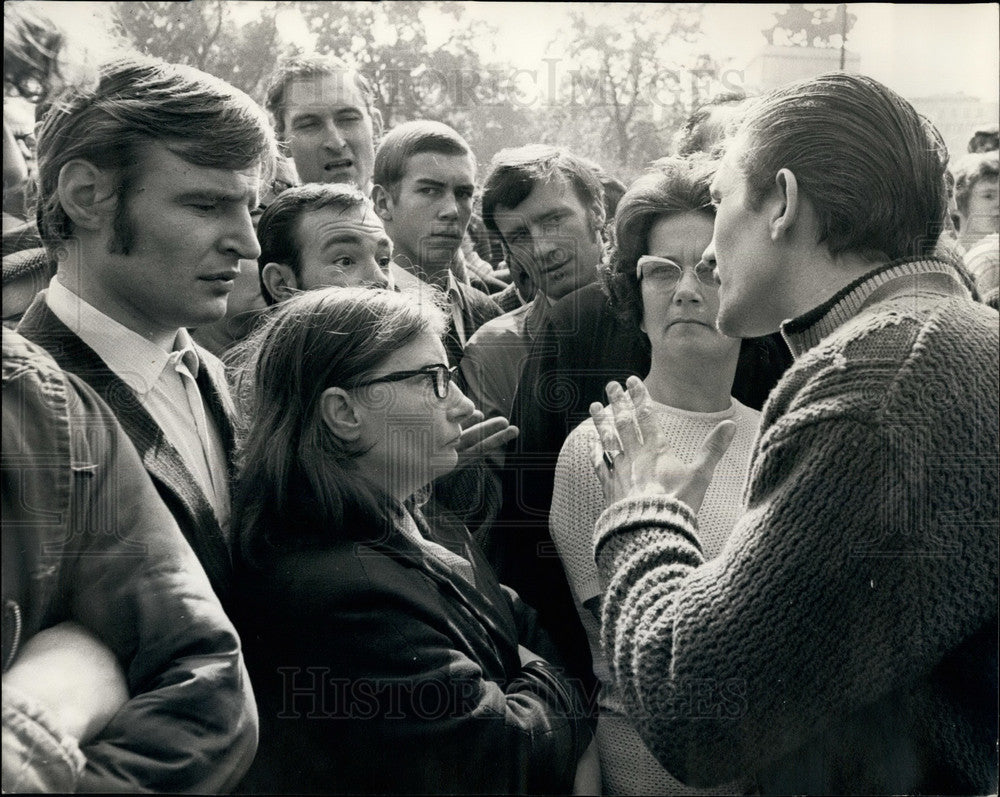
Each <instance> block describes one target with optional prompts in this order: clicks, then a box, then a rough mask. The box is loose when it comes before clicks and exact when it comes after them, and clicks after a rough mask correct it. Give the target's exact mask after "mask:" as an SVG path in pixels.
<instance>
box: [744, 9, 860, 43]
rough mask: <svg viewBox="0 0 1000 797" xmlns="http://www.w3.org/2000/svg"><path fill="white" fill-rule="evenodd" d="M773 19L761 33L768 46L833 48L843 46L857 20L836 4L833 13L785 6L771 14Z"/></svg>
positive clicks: (831, 11) (827, 10) (829, 10)
mask: <svg viewBox="0 0 1000 797" xmlns="http://www.w3.org/2000/svg"><path fill="white" fill-rule="evenodd" d="M774 19H775V22H774V25H772V26H771V27H770V28H766V29H765V30H763V31H761V33H763V34H764V38H766V39H767V42H768V44H786V45H791V46H794V47H834V46H840V45H841V44H842V43H843V39H844V38H845V37H846V36H847V34H848V33H850V32H851V28H853V27H854V23H855V22H857V19H858V18H857V16H856V15H854V14H849V13H847V5H846V4H845V3H840V4H838V5H837V6H836V7H835V8H833V9H831V8H829V7H824V6H807V5H805V4H803V3H789V4H788V7H787V8H786V9H784V10H783V11H778V12H776V13H775V15H774ZM835 37H836V39H837V41H836V42H835V41H834V38H835Z"/></svg>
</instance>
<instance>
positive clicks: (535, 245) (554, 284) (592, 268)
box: [493, 174, 604, 300]
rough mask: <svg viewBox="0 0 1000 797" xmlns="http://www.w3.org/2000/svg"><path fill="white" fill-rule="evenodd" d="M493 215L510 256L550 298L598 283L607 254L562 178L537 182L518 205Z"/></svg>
mask: <svg viewBox="0 0 1000 797" xmlns="http://www.w3.org/2000/svg"><path fill="white" fill-rule="evenodd" d="M493 215H494V219H495V221H496V225H497V229H498V230H499V231H500V235H501V236H502V237H503V240H504V243H505V244H506V245H507V247H508V249H510V252H511V255H512V256H513V257H514V258H515V259H516V260H517V261H518V262H519V263H521V264H522V265H523V266H524V267H525V268H526V269H527V270H528V273H529V274H530V276H531V278H532V280H534V283H535V285H536V287H537V288H538V290H539V291H541V292H542V293H544V294H545V295H546V296H547V297H548V298H549V299H552V300H555V299H561V298H562V297H563V296H566V295H567V294H569V293H571V292H572V291H575V290H576V289H577V288H581V287H583V286H584V285H587V284H589V283H591V282H593V281H594V280H595V279H597V265H598V263H600V261H601V256H602V254H603V252H604V246H603V242H602V241H601V234H600V230H599V227H598V224H597V221H596V218H597V217H596V215H595V213H594V210H593V209H592V208H587V207H586V206H584V204H583V202H581V201H580V198H579V197H578V196H577V194H576V191H574V190H573V186H572V185H571V184H570V182H569V181H568V180H567V179H566V178H565V177H563V176H562V175H559V174H557V175H554V176H553V177H552V178H551V179H549V180H545V181H540V182H538V183H536V184H535V187H534V188H533V189H532V191H531V193H530V194H528V196H527V197H526V198H525V199H524V201H523V202H521V203H520V204H519V205H517V206H516V207H513V208H508V207H505V206H503V205H499V206H498V207H497V209H496V211H495V212H494V214H493Z"/></svg>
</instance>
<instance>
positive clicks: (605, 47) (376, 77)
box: [114, 0, 718, 179]
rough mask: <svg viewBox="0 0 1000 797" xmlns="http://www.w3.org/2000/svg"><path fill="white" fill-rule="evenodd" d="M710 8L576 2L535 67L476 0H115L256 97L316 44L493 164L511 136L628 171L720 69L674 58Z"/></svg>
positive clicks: (660, 143) (388, 119)
mask: <svg viewBox="0 0 1000 797" xmlns="http://www.w3.org/2000/svg"><path fill="white" fill-rule="evenodd" d="M702 6H703V4H700V3H663V4H638V3H634V4H627V5H622V6H619V7H616V11H615V13H614V14H610V15H609V14H602V15H597V16H596V17H595V15H592V14H589V13H587V12H586V11H584V10H575V9H572V8H571V7H568V8H570V10H569V14H568V19H569V24H568V25H567V26H566V28H565V30H564V31H563V32H562V33H561V34H560V37H559V42H558V44H559V48H557V49H559V52H558V53H557V54H556V55H554V56H553V57H551V58H548V59H546V60H545V63H544V64H540V65H539V68H538V69H537V70H535V69H529V70H523V69H517V68H515V67H514V66H513V65H512V64H511V63H510V62H509V61H508V60H506V59H505V51H506V48H507V47H510V46H516V43H511V42H498V41H497V34H496V31H495V30H491V29H490V28H489V26H487V25H486V24H485V23H483V22H481V21H477V20H473V19H470V17H469V15H468V13H467V4H466V3H463V2H452V1H451V0H424V1H423V2H417V1H416V0H399V1H398V2H360V1H358V2H351V1H349V0H335V1H334V2H319V1H318V0H299V1H298V2H280V3H279V2H273V1H270V0H269V1H268V2H251V3H246V2H233V1H232V0H191V1H190V2H118V3H115V4H114V8H115V17H116V19H117V21H118V25H119V27H120V28H121V30H122V31H123V32H124V34H125V36H126V37H127V38H128V39H129V40H130V41H131V42H132V43H133V44H134V45H135V46H136V47H137V48H138V49H139V50H141V51H144V52H147V53H149V54H152V55H156V56H159V57H162V58H164V59H166V60H168V61H172V62H179V63H186V64H191V65H193V66H196V67H198V68H199V69H203V70H204V71H207V72H210V73H213V74H215V75H218V76H219V77H221V78H223V79H225V80H228V81H229V82H231V83H233V84H234V85H236V86H238V87H239V88H242V89H243V90H244V91H246V92H247V93H249V94H250V95H251V96H253V97H254V98H255V99H257V100H262V99H263V89H264V86H265V84H266V81H267V77H268V75H269V74H270V73H271V71H272V70H273V69H274V67H275V66H276V64H277V61H278V59H279V58H280V57H281V56H282V55H284V54H286V53H291V52H296V51H298V52H301V51H304V50H306V49H315V51H317V52H320V53H331V54H334V55H337V56H339V57H341V58H343V59H344V60H346V61H347V62H348V63H350V64H352V65H353V66H355V67H356V68H357V69H358V70H359V71H360V72H361V73H362V74H364V75H365V76H366V77H367V78H368V79H369V80H370V81H372V83H373V85H374V87H375V91H376V96H375V105H376V107H377V108H378V109H379V111H380V112H381V113H382V117H383V119H384V121H385V123H386V126H387V128H391V127H392V126H394V125H396V124H398V123H400V122H402V121H405V120H408V119H435V120H438V121H442V122H445V123H446V124H450V125H451V126H453V127H454V128H455V129H456V130H458V131H459V132H460V133H461V134H462V135H463V136H465V138H466V139H467V140H468V141H469V144H470V145H471V146H472V148H473V151H474V152H476V154H477V156H478V158H479V161H480V164H482V165H485V164H486V163H487V162H488V161H489V159H490V158H491V157H492V156H493V155H494V154H495V153H496V152H497V151H498V150H500V149H502V148H505V147H513V146H520V145H522V144H527V143H533V142H548V143H555V144H561V145H564V146H567V147H569V148H571V149H573V150H575V151H577V152H579V154H581V155H584V156H586V157H589V158H591V159H593V160H596V161H597V162H599V163H601V164H602V165H603V166H604V167H605V168H607V169H608V170H609V171H611V172H612V173H615V174H616V175H618V176H620V177H622V178H625V179H627V178H629V177H631V176H633V175H635V174H636V173H637V172H638V171H639V170H640V169H641V168H642V167H643V166H644V165H645V164H646V163H648V162H649V161H651V160H654V159H655V158H658V157H661V156H663V155H665V154H667V153H668V152H669V151H670V141H671V137H672V135H673V133H674V131H675V130H676V129H677V128H678V127H679V125H680V123H681V122H682V121H683V118H684V117H685V116H686V115H687V113H689V112H690V111H691V109H692V106H693V105H695V104H697V102H698V100H699V99H703V98H704V97H703V96H701V95H703V94H704V92H705V91H706V90H707V89H706V86H707V83H708V81H710V80H711V79H712V78H713V77H714V76H715V75H716V74H717V71H718V70H717V67H716V65H715V62H714V61H713V59H712V58H711V57H710V56H709V55H702V56H700V58H699V59H698V60H697V61H696V62H695V63H693V64H676V63H674V59H673V56H674V52H675V50H676V45H678V44H684V45H685V46H687V45H690V44H691V43H692V42H695V41H697V40H698V39H699V36H700V32H701V15H702ZM619 8H620V9H621V11H620V12H619V11H618V9H619ZM283 14H290V15H293V16H294V15H296V14H297V15H299V16H301V19H302V22H303V23H304V25H305V28H306V29H307V30H308V31H309V34H310V36H309V39H310V40H299V41H292V42H284V41H283V40H282V37H281V35H280V33H279V26H278V24H277V23H278V19H279V16H280V15H283ZM494 42H496V44H495V46H494V47H493V49H492V51H491V50H490V46H489V45H490V44H492V43H494ZM484 43H485V44H486V46H484Z"/></svg>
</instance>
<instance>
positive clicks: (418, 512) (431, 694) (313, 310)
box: [2, 2, 1000, 795]
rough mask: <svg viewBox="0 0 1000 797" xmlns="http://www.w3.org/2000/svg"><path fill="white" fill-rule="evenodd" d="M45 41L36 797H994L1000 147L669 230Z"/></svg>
mask: <svg viewBox="0 0 1000 797" xmlns="http://www.w3.org/2000/svg"><path fill="white" fill-rule="evenodd" d="M4 18H5V33H4V89H5V115H4V141H5V146H4V220H3V222H4V226H3V288H4V300H3V314H4V316H3V321H4V329H3V532H2V533H3V593H4V614H3V628H2V630H3V667H4V669H3V790H4V791H5V792H8V791H12V792H16V791H45V792H72V791H108V792H121V791H126V792H128V791H154V792H197V793H226V792H242V793H349V794H455V793H478V794H568V793H574V794H602V793H603V794H668V795H670V794H745V793H749V794H791V793H794V794H803V793H808V794H990V793H994V794H995V793H996V791H997V788H998V769H997V758H996V751H997V742H998V721H997V711H996V706H997V700H998V676H997V649H998V617H997V592H998V588H1000V587H998V579H1000V577H998V563H1000V550H998V540H1000V535H998V522H1000V520H998V504H1000V494H998V493H1000V468H998V456H1000V428H998V427H1000V421H998V419H1000V403H998V400H1000V399H998V396H1000V389H998V380H1000V363H998V360H1000V329H998V328H1000V321H998V314H997V304H998V282H1000V280H998V274H1000V262H998V261H1000V253H998V250H1000V243H998V232H1000V217H998V199H997V196H998V194H997V181H998V160H997V132H996V128H995V127H993V128H992V129H985V130H980V131H973V132H974V135H973V136H972V138H971V140H970V142H969V152H968V153H964V154H961V155H960V156H955V155H954V154H952V156H951V157H949V153H948V152H947V149H946V147H945V146H944V144H943V142H942V140H941V137H940V135H939V134H938V133H937V131H936V130H935V129H934V127H933V125H932V124H931V123H930V122H929V121H928V120H926V119H925V118H923V117H922V116H920V114H918V113H917V112H916V111H915V110H914V108H913V107H912V106H911V105H910V103H908V102H907V101H906V100H905V99H904V98H902V97H901V96H899V95H898V94H896V93H895V92H894V91H892V90H891V89H889V88H888V87H886V86H884V85H882V84H881V83H879V82H877V81H875V80H873V79H871V78H868V77H866V76H864V75H857V74H848V73H843V72H838V73H830V74H826V75H820V76H818V77H815V78H811V79H808V80H805V81H801V82H798V83H795V84H792V85H790V86H788V87H785V88H782V89H779V90H776V91H773V92H771V93H768V94H766V95H763V96H760V97H750V98H746V97H742V96H738V97H733V96H722V97H719V98H716V100H715V101H713V102H711V103H709V104H708V105H706V106H705V107H702V108H699V109H697V111H696V112H695V113H694V114H693V115H692V116H691V118H690V119H689V120H688V123H687V124H686V126H685V127H684V129H683V130H681V131H679V133H678V138H677V142H676V148H675V149H676V151H675V152H674V153H672V154H668V153H664V157H663V158H661V159H660V160H657V161H655V162H654V163H652V164H650V165H649V167H648V169H647V170H646V171H645V173H643V174H642V175H641V176H640V177H639V178H638V179H636V180H635V181H634V182H632V184H631V185H625V184H624V183H623V182H622V181H620V180H618V179H617V178H616V177H615V176H614V175H611V174H608V173H607V172H606V171H605V170H604V169H602V168H601V167H600V166H599V165H598V164H596V163H594V162H592V161H590V160H588V159H586V158H584V157H580V156H579V155H577V154H574V153H573V152H571V151H569V150H567V149H566V148H565V147H561V146H556V145H551V144H542V143H538V144H533V145H528V146H520V147H511V148H508V149H505V150H502V151H500V152H499V153H497V154H496V155H495V156H494V157H493V158H492V160H491V161H490V162H489V164H485V165H481V164H479V162H478V161H477V158H476V154H475V153H474V152H473V151H472V148H471V147H470V146H469V144H468V142H467V141H466V140H465V139H464V138H463V137H462V135H460V133H459V132H458V131H456V130H454V129H452V128H451V127H449V126H448V125H445V124H443V123H441V122H438V121H431V120H422V119H414V120H410V121H407V122H404V123H401V124H399V125H396V126H395V127H393V128H392V129H391V130H384V129H383V124H382V119H381V116H380V114H379V111H378V109H377V107H376V102H375V91H374V88H373V86H372V84H371V83H370V82H369V81H368V80H367V79H366V78H365V76H364V75H362V74H360V73H359V72H358V71H357V70H355V69H354V68H353V67H351V66H350V65H349V64H347V63H346V62H345V61H343V60H341V59H339V58H338V57H336V56H335V55H331V54H307V55H299V56H295V57H292V58H288V59H286V60H284V61H282V62H281V63H280V64H279V66H278V68H277V71H276V72H275V74H274V75H272V76H271V80H270V83H269V87H268V91H267V97H266V101H265V102H264V103H263V107H262V106H260V105H258V104H257V103H255V102H254V101H253V100H252V99H251V98H250V97H248V96H247V95H245V94H244V93H242V92H241V91H239V90H238V89H236V88H234V87H232V86H231V85H229V84H227V83H226V82H224V81H222V80H220V79H218V78H216V77H213V76H211V75H208V74H206V73H204V72H201V71H199V70H196V69H194V68H191V67H188V66H181V65H174V64H168V63H165V62H162V61H159V60H157V59H153V58H149V57H146V56H142V55H139V54H130V53H126V54H120V55H118V56H116V57H115V58H113V59H110V60H106V61H103V62H99V63H98V62H93V63H92V62H91V60H89V59H87V58H86V57H84V55H83V54H82V52H83V51H82V50H80V51H78V50H77V44H76V43H75V42H74V37H73V34H72V32H71V31H67V30H65V29H64V28H63V27H62V26H61V25H60V24H59V21H58V20H56V19H53V18H52V17H51V16H48V15H47V12H46V9H45V7H44V4H33V3H30V2H19V3H6V4H5V5H4ZM8 98H20V99H21V100H23V101H27V102H30V103H31V104H33V106H34V112H35V116H36V132H37V134H36V135H35V136H34V140H33V141H32V144H33V147H32V148H31V150H30V151H28V152H25V151H24V147H23V146H22V145H23V143H24V142H23V141H22V140H18V137H17V136H16V131H15V125H14V124H13V121H12V118H11V119H9V118H8V113H7V99H8ZM22 138H23V137H22ZM25 156H27V157H25ZM481 173H482V174H484V175H485V176H484V178H483V179H482V180H480V179H479V175H480V174H481Z"/></svg>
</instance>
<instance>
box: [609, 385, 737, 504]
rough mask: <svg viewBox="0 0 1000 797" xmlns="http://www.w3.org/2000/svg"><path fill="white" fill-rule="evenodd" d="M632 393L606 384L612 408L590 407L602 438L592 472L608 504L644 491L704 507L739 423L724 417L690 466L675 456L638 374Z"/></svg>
mask: <svg viewBox="0 0 1000 797" xmlns="http://www.w3.org/2000/svg"><path fill="white" fill-rule="evenodd" d="M626 384H627V385H628V391H625V390H623V389H622V386H621V385H620V384H618V383H617V382H610V383H609V384H608V386H607V388H606V390H607V394H608V401H609V403H608V406H607V407H605V406H603V405H602V404H601V403H600V402H596V401H595V402H594V403H593V404H591V405H590V417H591V418H593V419H594V424H595V425H596V426H597V434H598V436H599V438H600V442H599V443H598V444H595V446H594V451H593V462H594V470H595V471H596V472H597V478H598V479H600V482H601V487H602V488H603V489H604V497H605V499H606V500H607V501H608V503H609V504H610V503H613V502H615V501H620V500H621V499H623V498H637V497H641V496H644V495H663V494H667V495H670V496H672V497H674V498H676V499H678V500H680V501H683V502H684V503H685V504H687V505H688V506H689V507H690V508H691V510H692V511H693V512H695V513H697V512H698V510H699V509H700V508H701V502H702V501H703V500H704V498H705V492H706V491H707V490H708V485H709V484H711V482H712V474H713V473H714V472H715V466H716V465H717V464H718V462H719V460H720V459H721V458H722V455H723V454H725V453H726V449H728V448H729V444H730V443H731V442H732V440H733V435H734V434H735V433H736V424H734V423H733V422H732V421H722V422H721V423H720V424H719V425H718V426H716V427H715V428H714V429H713V430H712V431H711V432H709V433H708V436H707V437H706V438H705V442H704V443H702V445H701V448H700V449H699V450H698V454H697V456H695V458H694V461H693V462H692V463H691V464H690V465H688V464H685V463H684V462H682V461H681V460H680V459H678V458H677V456H676V455H675V454H674V452H673V449H672V447H671V445H670V441H669V440H667V438H666V436H665V435H664V434H663V432H662V431H661V429H660V427H659V425H658V423H657V421H656V418H655V417H654V415H653V411H652V408H651V407H650V398H649V392H648V391H647V390H646V386H645V385H644V384H643V383H642V380H641V379H639V378H638V377H636V376H630V377H629V378H628V382H627V383H626Z"/></svg>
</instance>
